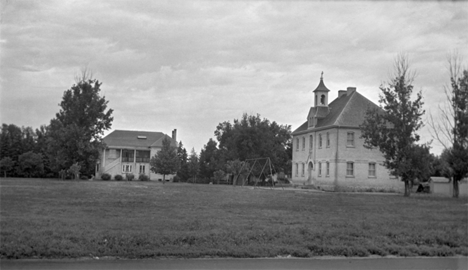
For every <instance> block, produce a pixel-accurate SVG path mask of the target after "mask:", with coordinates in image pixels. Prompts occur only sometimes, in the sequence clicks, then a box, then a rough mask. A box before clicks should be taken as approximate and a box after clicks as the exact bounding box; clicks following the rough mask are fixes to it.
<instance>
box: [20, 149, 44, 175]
mask: <svg viewBox="0 0 468 270" xmlns="http://www.w3.org/2000/svg"><path fill="white" fill-rule="evenodd" d="M18 170H19V174H20V175H22V176H25V177H38V176H41V175H42V173H43V172H44V164H43V162H42V155H41V154H37V153H34V152H32V151H28V152H26V153H23V154H21V155H20V156H19V157H18Z"/></svg>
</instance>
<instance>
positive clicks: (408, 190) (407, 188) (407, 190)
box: [405, 180, 411, 197]
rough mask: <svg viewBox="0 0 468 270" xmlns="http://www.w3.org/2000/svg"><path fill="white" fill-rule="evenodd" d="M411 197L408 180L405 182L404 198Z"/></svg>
mask: <svg viewBox="0 0 468 270" xmlns="http://www.w3.org/2000/svg"><path fill="white" fill-rule="evenodd" d="M410 195H411V184H410V181H409V180H405V197H409V196H410Z"/></svg>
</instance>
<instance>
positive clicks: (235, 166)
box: [226, 159, 250, 185]
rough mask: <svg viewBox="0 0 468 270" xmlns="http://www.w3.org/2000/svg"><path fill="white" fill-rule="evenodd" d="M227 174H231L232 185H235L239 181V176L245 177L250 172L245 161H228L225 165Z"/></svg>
mask: <svg viewBox="0 0 468 270" xmlns="http://www.w3.org/2000/svg"><path fill="white" fill-rule="evenodd" d="M226 169H227V171H228V173H230V174H232V184H233V185H236V184H237V181H238V180H239V176H243V177H245V176H247V174H248V173H249V170H250V166H249V164H248V163H246V162H245V161H240V160H238V159H236V160H230V161H228V162H227V164H226Z"/></svg>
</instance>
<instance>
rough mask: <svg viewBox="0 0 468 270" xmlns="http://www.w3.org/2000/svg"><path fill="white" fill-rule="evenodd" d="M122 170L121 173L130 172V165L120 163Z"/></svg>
mask: <svg viewBox="0 0 468 270" xmlns="http://www.w3.org/2000/svg"><path fill="white" fill-rule="evenodd" d="M122 172H123V173H131V172H132V165H129V164H125V165H122Z"/></svg>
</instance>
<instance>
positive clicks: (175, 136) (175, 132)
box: [172, 129, 177, 141]
mask: <svg viewBox="0 0 468 270" xmlns="http://www.w3.org/2000/svg"><path fill="white" fill-rule="evenodd" d="M172 139H173V140H174V141H177V129H174V130H173V131H172Z"/></svg>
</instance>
